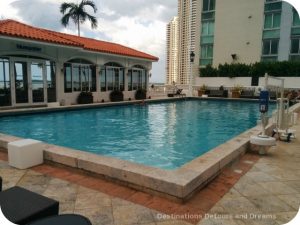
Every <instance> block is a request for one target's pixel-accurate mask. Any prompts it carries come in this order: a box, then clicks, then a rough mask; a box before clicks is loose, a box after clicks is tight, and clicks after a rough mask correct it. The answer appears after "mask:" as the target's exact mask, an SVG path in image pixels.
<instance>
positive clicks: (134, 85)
mask: <svg viewBox="0 0 300 225" xmlns="http://www.w3.org/2000/svg"><path fill="white" fill-rule="evenodd" d="M138 89H147V70H146V68H145V67H144V66H141V65H135V66H133V67H132V68H131V69H130V70H128V91H134V90H138Z"/></svg>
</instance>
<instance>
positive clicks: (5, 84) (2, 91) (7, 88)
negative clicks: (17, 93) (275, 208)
mask: <svg viewBox="0 0 300 225" xmlns="http://www.w3.org/2000/svg"><path fill="white" fill-rule="evenodd" d="M10 105H11V80H10V75H9V60H8V59H6V58H0V107H1V106H10Z"/></svg>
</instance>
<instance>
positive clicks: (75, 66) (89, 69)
mask: <svg viewBox="0 0 300 225" xmlns="http://www.w3.org/2000/svg"><path fill="white" fill-rule="evenodd" d="M64 85H65V93H71V92H82V91H90V92H96V89H97V88H96V65H94V64H92V63H91V62H90V61H88V60H85V59H72V60H69V61H68V62H66V63H65V64H64Z"/></svg>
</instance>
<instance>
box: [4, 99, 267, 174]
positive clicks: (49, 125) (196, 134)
mask: <svg viewBox="0 0 300 225" xmlns="http://www.w3.org/2000/svg"><path fill="white" fill-rule="evenodd" d="M272 108H273V106H272V105H271V109H272ZM258 118H259V112H258V103H257V102H242V101H211V100H187V101H174V102H164V103H151V104H146V105H144V106H140V105H127V106H117V107H108V108H97V109H86V110H77V111H63V112H55V113H43V114H33V115H23V116H10V117H2V118H0V132H2V133H6V134H10V135H14V136H19V137H24V138H33V139H37V140H41V141H45V142H47V143H51V144H55V145H61V146H65V147H70V148H74V149H78V150H83V151H87V152H92V153H95V154H100V155H106V156H112V157H116V158H120V159H124V160H128V161H132V162H135V163H140V164H144V165H149V166H152V167H158V168H162V169H176V168H178V167H180V166H182V165H183V164H185V163H187V162H189V161H191V160H193V159H194V158H196V157H198V156H200V155H202V154H204V153H205V152H207V151H209V150H210V149H213V148H214V147H216V146H218V145H220V144H222V143H224V142H225V141H227V140H229V139H231V138H233V137H234V136H237V135H238V134H240V133H242V132H243V131H245V130H247V129H249V128H251V127H253V126H255V125H256V121H257V119H258Z"/></svg>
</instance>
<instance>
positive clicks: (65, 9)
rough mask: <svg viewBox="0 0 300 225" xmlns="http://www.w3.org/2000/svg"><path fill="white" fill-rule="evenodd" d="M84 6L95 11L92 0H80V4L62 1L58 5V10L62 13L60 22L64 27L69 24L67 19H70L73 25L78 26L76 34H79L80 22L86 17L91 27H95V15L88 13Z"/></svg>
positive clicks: (96, 22)
mask: <svg viewBox="0 0 300 225" xmlns="http://www.w3.org/2000/svg"><path fill="white" fill-rule="evenodd" d="M85 6H90V7H92V8H93V10H94V13H96V12H97V7H96V5H95V3H94V2H93V1H90V0H82V1H81V3H80V4H78V3H77V4H75V3H66V2H64V3H62V4H61V6H60V12H61V13H62V14H63V17H62V18H61V23H62V25H64V26H65V27H66V26H68V25H69V20H70V19H72V20H73V22H74V23H75V25H77V26H78V36H80V24H82V23H84V22H85V21H86V19H88V20H89V21H90V22H91V26H92V28H93V29H94V28H97V26H98V21H97V19H96V17H95V16H92V15H90V14H89V13H87V12H86V10H85Z"/></svg>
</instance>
